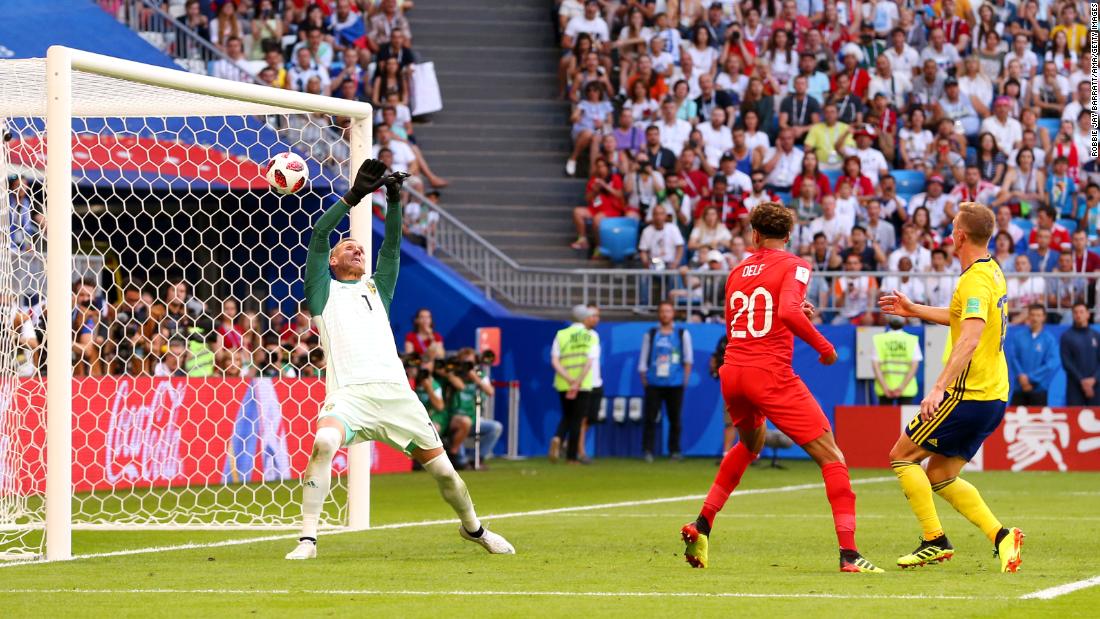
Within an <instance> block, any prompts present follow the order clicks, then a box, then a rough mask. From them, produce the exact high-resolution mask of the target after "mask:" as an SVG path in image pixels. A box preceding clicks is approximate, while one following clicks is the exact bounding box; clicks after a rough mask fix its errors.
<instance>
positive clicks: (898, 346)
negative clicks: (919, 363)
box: [873, 329, 920, 398]
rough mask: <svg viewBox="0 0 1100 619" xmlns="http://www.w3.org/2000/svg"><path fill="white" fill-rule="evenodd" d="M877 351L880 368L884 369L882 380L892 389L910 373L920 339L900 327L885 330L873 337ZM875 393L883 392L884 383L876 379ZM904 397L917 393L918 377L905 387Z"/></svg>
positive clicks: (880, 393) (902, 393) (899, 384)
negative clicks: (881, 383)
mask: <svg viewBox="0 0 1100 619" xmlns="http://www.w3.org/2000/svg"><path fill="white" fill-rule="evenodd" d="M873 340H874V343H875V351H876V352H877V353H878V363H879V368H880V369H881V370H882V380H883V381H884V382H885V383H886V386H887V387H889V388H890V389H897V388H898V387H900V386H901V381H903V380H905V376H906V375H907V374H909V367H910V366H911V365H912V363H913V354H914V353H915V352H916V350H917V346H918V345H919V343H920V339H919V338H918V337H917V336H915V335H910V334H908V333H906V332H905V331H902V330H900V329H898V330H895V331H885V332H883V333H879V334H877V335H875V337H874V338H873ZM875 393H877V394H878V395H880V396H881V395H882V394H883V390H882V385H880V384H879V382H878V381H877V380H876V381H875ZM901 395H902V397H906V398H911V397H913V396H915V395H917V378H916V376H914V377H913V379H912V380H910V381H909V384H908V385H905V389H904V390H903V391H902V392H901Z"/></svg>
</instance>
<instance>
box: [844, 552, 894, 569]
mask: <svg viewBox="0 0 1100 619" xmlns="http://www.w3.org/2000/svg"><path fill="white" fill-rule="evenodd" d="M840 571H842V572H850V573H853V574H860V573H862V574H882V573H885V572H886V570H884V569H882V568H881V567H875V564H874V563H871V562H870V561H868V560H867V559H864V558H863V555H861V554H859V551H857V550H846V549H844V548H841V549H840Z"/></svg>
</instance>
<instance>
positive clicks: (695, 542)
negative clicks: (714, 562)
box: [680, 522, 710, 567]
mask: <svg viewBox="0 0 1100 619" xmlns="http://www.w3.org/2000/svg"><path fill="white" fill-rule="evenodd" d="M680 537H681V538H682V539H683V540H684V560H686V561H687V562H688V564H689V565H691V567H706V566H707V550H708V547H709V546H710V540H709V538H708V536H707V534H706V533H703V532H701V531H700V530H699V527H698V526H697V525H696V524H695V523H694V522H689V523H687V524H685V525H684V526H683V527H682V528H681V529H680Z"/></svg>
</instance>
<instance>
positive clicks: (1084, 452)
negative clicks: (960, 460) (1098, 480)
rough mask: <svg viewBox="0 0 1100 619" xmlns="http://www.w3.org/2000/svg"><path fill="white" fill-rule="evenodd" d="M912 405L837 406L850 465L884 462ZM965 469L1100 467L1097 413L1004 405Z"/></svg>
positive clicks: (840, 435) (912, 410) (882, 465)
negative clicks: (1002, 414) (998, 422)
mask: <svg viewBox="0 0 1100 619" xmlns="http://www.w3.org/2000/svg"><path fill="white" fill-rule="evenodd" d="M917 412H918V407H916V406H838V407H836V416H835V424H834V425H835V429H836V437H837V443H838V444H839V446H840V449H841V451H843V452H844V457H845V459H846V460H847V461H848V466H851V467H866V468H887V467H889V466H890V462H889V459H890V458H889V455H888V454H889V452H890V447H892V446H893V444H894V442H895V441H897V438H898V436H899V435H900V433H901V430H902V428H903V427H904V426H905V424H906V423H907V422H908V421H909V420H910V419H912V417H913V415H914V414H916V413H917ZM969 468H970V469H972V470H973V469H977V470H987V471H1100V414H1098V412H1097V411H1094V410H1093V409H1091V408H1081V407H1064V406H1062V407H1057V406H1056V407H1050V406H1044V407H1027V406H1009V407H1008V410H1007V411H1005V417H1004V421H1002V422H1001V425H1000V427H998V428H997V430H995V431H994V432H993V434H991V435H990V436H989V438H988V439H986V441H985V444H984V445H983V446H982V449H981V451H980V452H979V453H978V455H977V456H975V458H974V460H972V461H971V463H970V465H969Z"/></svg>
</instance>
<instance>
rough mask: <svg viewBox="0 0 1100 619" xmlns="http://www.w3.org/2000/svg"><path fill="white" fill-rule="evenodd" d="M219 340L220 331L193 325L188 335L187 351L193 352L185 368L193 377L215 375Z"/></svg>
mask: <svg viewBox="0 0 1100 619" xmlns="http://www.w3.org/2000/svg"><path fill="white" fill-rule="evenodd" d="M217 342H218V332H217V331H214V330H213V329H210V330H205V329H202V328H200V327H191V329H190V333H189V334H188V336H187V352H189V353H191V354H190V355H189V358H188V359H187V362H186V363H185V364H184V369H185V370H186V371H187V375H188V376H189V377H192V378H208V377H210V376H213V375H214V371H215V366H214V350H213V346H215V345H216V344H217Z"/></svg>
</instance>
